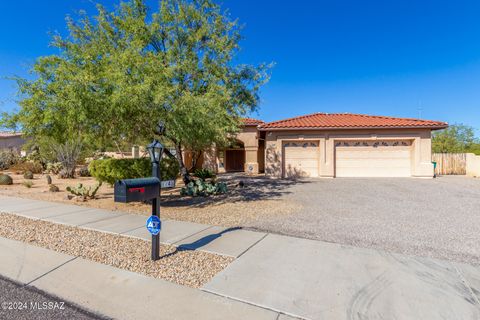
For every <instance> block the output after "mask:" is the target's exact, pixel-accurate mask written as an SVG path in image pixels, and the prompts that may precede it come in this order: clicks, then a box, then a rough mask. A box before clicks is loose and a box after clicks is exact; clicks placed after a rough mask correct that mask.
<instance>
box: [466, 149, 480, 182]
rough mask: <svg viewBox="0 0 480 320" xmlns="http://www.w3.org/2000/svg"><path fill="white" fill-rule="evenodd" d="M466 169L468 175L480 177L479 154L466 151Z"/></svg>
mask: <svg viewBox="0 0 480 320" xmlns="http://www.w3.org/2000/svg"><path fill="white" fill-rule="evenodd" d="M466 162H467V163H466V164H467V165H466V171H467V176H469V177H480V156H477V155H475V154H473V153H467V161H466Z"/></svg>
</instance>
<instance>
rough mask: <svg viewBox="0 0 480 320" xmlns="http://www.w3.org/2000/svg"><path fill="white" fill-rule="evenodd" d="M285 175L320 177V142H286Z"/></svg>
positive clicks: (291, 176) (290, 176)
mask: <svg viewBox="0 0 480 320" xmlns="http://www.w3.org/2000/svg"><path fill="white" fill-rule="evenodd" d="M284 157H285V167H284V170H285V172H284V175H285V177H289V178H293V177H318V160H319V149H318V142H288V143H286V144H284Z"/></svg>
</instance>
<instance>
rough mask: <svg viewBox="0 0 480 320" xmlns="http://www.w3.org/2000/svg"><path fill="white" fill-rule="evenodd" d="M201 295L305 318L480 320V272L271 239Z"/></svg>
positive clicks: (371, 252)
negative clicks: (222, 297)
mask: <svg viewBox="0 0 480 320" xmlns="http://www.w3.org/2000/svg"><path fill="white" fill-rule="evenodd" d="M203 290H205V291H208V292H212V293H216V294H218V295H222V296H226V297H230V298H232V299H235V300H237V301H243V302H248V303H252V304H255V305H258V306H262V307H265V308H268V309H270V310H275V311H278V312H282V313H285V314H289V315H295V316H297V317H302V318H307V319H348V320H357V319H358V320H361V319H378V320H382V319H396V320H407V319H408V320H417V319H429V320H436V319H462V320H467V319H472V320H478V319H480V303H479V299H480V268H478V267H472V266H469V265H464V264H458V263H452V262H448V261H441V260H435V259H428V258H417V257H410V256H405V255H400V254H390V253H387V252H382V251H378V250H370V249H362V248H355V247H349V246H343V245H338V244H333V243H326V242H321V241H314V240H306V239H299V238H293V237H286V236H279V235H273V234H269V235H268V236H267V237H265V238H264V239H263V240H262V241H260V242H259V243H258V244H256V245H255V246H254V247H253V248H251V249H250V250H248V251H247V252H246V253H245V254H244V255H242V256H241V257H240V258H238V259H236V260H235V261H233V262H232V263H231V264H230V265H229V266H228V267H227V268H226V269H224V270H223V271H222V272H220V273H219V274H217V275H216V276H215V277H214V278H213V279H212V280H211V281H210V282H209V283H207V284H206V285H205V286H204V287H203Z"/></svg>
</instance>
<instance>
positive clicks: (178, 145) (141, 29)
mask: <svg viewBox="0 0 480 320" xmlns="http://www.w3.org/2000/svg"><path fill="white" fill-rule="evenodd" d="M97 9H98V14H97V15H96V16H94V17H93V18H91V17H89V16H88V15H86V14H85V13H81V14H80V17H79V18H78V19H76V20H75V19H72V18H70V17H67V26H68V30H69V32H68V35H66V36H61V35H56V36H54V37H53V41H52V46H53V47H55V48H57V49H58V54H55V55H51V56H45V57H41V58H39V59H38V60H37V61H36V63H35V64H34V66H33V69H32V73H33V74H34V80H27V79H21V78H16V79H15V80H16V82H17V84H18V88H19V93H20V99H19V105H20V109H19V110H18V112H16V113H13V114H9V115H4V117H3V123H4V125H14V124H17V125H19V126H21V128H22V130H23V131H24V132H25V133H26V134H27V135H28V136H30V137H33V139H40V138H45V137H48V138H51V139H54V140H55V141H58V142H59V143H64V142H65V141H69V140H72V139H79V138H80V139H81V140H82V142H83V143H84V145H89V146H94V147H95V148H101V147H104V146H106V145H109V144H112V143H125V142H128V143H132V144H133V143H145V142H147V141H149V140H151V138H152V135H153V134H154V130H155V127H156V124H157V122H158V121H159V120H163V121H164V122H165V124H166V128H167V130H166V134H165V136H164V139H166V140H167V141H166V142H167V143H168V144H170V145H172V146H174V147H175V149H176V151H177V152H176V157H177V160H178V162H179V165H180V168H181V174H182V176H183V178H184V181H185V182H188V180H189V179H188V172H187V169H186V168H185V164H184V160H183V158H182V152H181V151H182V150H194V151H198V150H203V149H205V148H209V147H211V146H212V144H213V143H215V144H217V145H222V144H226V143H228V139H229V138H230V137H232V136H233V134H234V133H235V132H237V130H238V128H239V126H240V124H241V122H240V119H241V117H243V116H245V115H246V114H248V113H250V112H252V111H254V110H256V108H257V107H258V104H259V89H260V87H261V85H262V84H264V83H265V82H266V81H267V79H268V72H269V67H270V66H269V65H265V64H261V65H258V66H252V65H238V64H235V63H234V57H235V56H236V54H237V52H238V50H239V41H240V39H241V35H240V31H241V28H240V27H239V25H238V22H237V21H235V20H231V19H230V18H229V16H228V14H227V13H225V12H223V11H222V9H221V8H220V7H219V6H218V5H217V4H215V3H214V2H213V1H211V0H161V1H160V5H159V9H158V10H157V11H156V12H150V10H149V9H148V8H147V7H146V5H145V3H144V1H143V0H132V1H129V2H122V3H120V4H119V6H118V7H117V8H116V9H115V10H113V11H108V10H107V9H106V8H105V7H103V6H101V5H98V6H97Z"/></svg>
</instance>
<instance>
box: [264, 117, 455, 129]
mask: <svg viewBox="0 0 480 320" xmlns="http://www.w3.org/2000/svg"><path fill="white" fill-rule="evenodd" d="M446 127H448V123H446V122H441V121H431V120H421V119H410V118H394V117H384V116H371V115H364V114H352V113H313V114H308V115H304V116H299V117H295V118H289V119H285V120H280V121H274V122H268V123H265V124H263V125H260V126H259V129H260V130H280V129H362V128H387V129H388V128H430V129H443V128H446Z"/></svg>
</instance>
